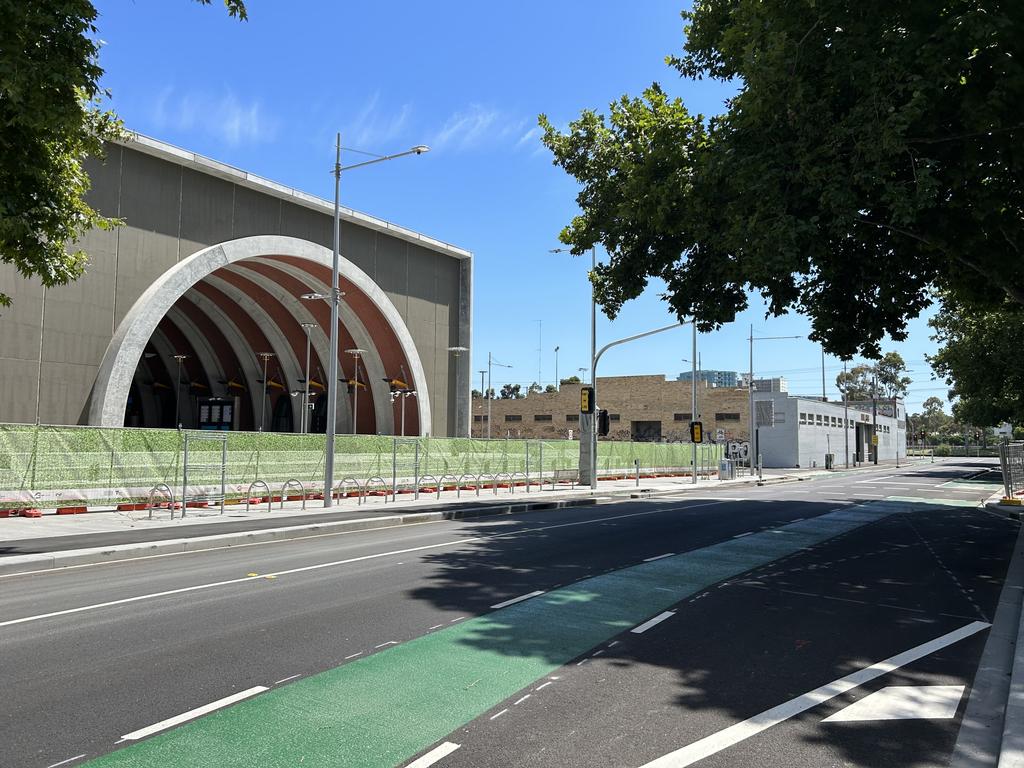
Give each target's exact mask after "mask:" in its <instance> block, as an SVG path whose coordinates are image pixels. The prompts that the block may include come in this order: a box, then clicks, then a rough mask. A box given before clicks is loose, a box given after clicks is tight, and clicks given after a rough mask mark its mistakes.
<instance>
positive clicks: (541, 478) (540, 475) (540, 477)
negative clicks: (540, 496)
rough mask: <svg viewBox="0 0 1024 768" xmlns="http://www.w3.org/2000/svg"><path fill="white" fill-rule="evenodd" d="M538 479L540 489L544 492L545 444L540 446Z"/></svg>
mask: <svg viewBox="0 0 1024 768" xmlns="http://www.w3.org/2000/svg"><path fill="white" fill-rule="evenodd" d="M537 479H538V481H539V482H538V485H539V486H540V489H541V490H542V491H543V490H544V443H543V442H541V444H540V467H539V468H538V470H537Z"/></svg>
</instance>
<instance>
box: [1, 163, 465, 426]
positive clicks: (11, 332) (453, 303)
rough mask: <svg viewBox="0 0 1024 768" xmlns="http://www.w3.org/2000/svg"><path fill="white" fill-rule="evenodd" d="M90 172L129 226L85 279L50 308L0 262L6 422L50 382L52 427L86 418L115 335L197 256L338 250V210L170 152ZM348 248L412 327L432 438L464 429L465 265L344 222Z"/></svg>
mask: <svg viewBox="0 0 1024 768" xmlns="http://www.w3.org/2000/svg"><path fill="white" fill-rule="evenodd" d="M87 168H88V171H89V174H90V176H91V178H92V181H93V186H92V190H91V191H90V193H89V196H88V200H89V202H90V204H92V205H93V206H94V207H95V208H97V210H99V211H100V212H101V213H103V214H104V215H107V216H116V217H120V218H122V219H124V220H125V222H126V223H125V226H122V227H119V228H117V229H115V230H113V231H110V232H101V231H94V232H90V233H89V234H88V235H86V236H85V237H84V238H83V240H82V242H81V243H80V247H82V248H83V249H84V250H85V251H87V252H88V253H89V255H90V263H89V268H88V271H87V273H86V275H85V276H84V277H83V278H82V279H81V280H79V281H77V282H76V283H74V284H72V285H70V286H66V287H62V288H58V289H51V290H49V291H46V297H45V307H44V301H43V291H42V288H41V286H40V285H39V283H38V281H36V282H33V281H28V280H24V279H23V278H21V277H20V276H19V275H18V274H17V273H16V271H15V270H13V269H11V268H10V267H8V266H6V265H0V291H2V292H4V293H7V294H9V295H10V296H12V297H13V299H14V305H13V307H11V308H9V309H6V310H3V311H2V313H0V363H2V364H0V422H9V421H14V422H32V421H34V420H35V414H36V388H37V384H41V385H40V386H39V418H40V420H41V421H42V422H43V423H52V424H76V423H84V419H85V416H86V413H87V411H88V399H89V394H90V390H91V388H92V385H93V382H94V381H95V378H96V372H97V369H98V366H99V363H100V360H101V358H102V357H103V353H104V351H105V350H106V347H107V344H108V342H109V341H110V339H111V336H112V334H113V332H114V329H115V328H116V327H117V325H118V323H120V321H121V320H122V319H123V317H124V316H125V313H127V311H128V310H129V309H130V308H131V306H132V305H133V304H134V302H135V301H136V299H137V298H138V296H139V295H140V294H141V293H142V291H143V290H145V289H146V287H147V286H149V285H150V284H151V283H152V282H153V280H155V279H156V278H157V277H158V276H159V275H160V274H162V273H163V272H164V271H166V270H167V269H168V268H169V267H171V266H172V265H174V264H176V263H177V262H179V261H181V260H182V259H184V258H186V257H188V256H190V255H191V254H193V253H195V252H196V251H198V250H199V249H201V248H204V247H207V246H210V245H214V244H216V243H219V242H224V241H227V240H233V239H236V238H240V237H247V236H251V235H264V234H281V235H288V236H291V237H298V238H303V239H306V240H309V241H311V242H314V243H317V244H320V245H323V246H325V247H327V248H331V247H332V245H333V235H332V221H331V216H330V214H329V212H325V211H322V210H319V209H314V208H312V207H308V206H306V205H303V204H301V203H300V202H292V201H291V200H289V199H284V196H281V195H275V194H273V193H272V192H268V191H261V190H259V189H253V188H251V185H246V184H245V183H238V182H235V181H233V180H232V179H231V178H222V177H221V176H219V175H217V174H215V173H212V172H211V173H206V172H203V171H202V170H197V169H196V168H194V167H189V164H188V163H180V162H176V160H175V159H173V158H170V157H167V156H154V154H153V153H152V152H147V151H140V150H139V149H135V148H132V147H130V146H119V145H112V146H110V147H109V148H108V155H107V158H106V160H105V162H99V161H95V160H93V161H90V162H89V163H88V165H87ZM236 173H238V172H236ZM412 234H414V233H412ZM341 243H342V245H341V250H342V253H343V254H344V255H345V256H346V257H347V258H348V259H350V260H351V261H353V262H354V263H355V264H356V265H357V266H359V267H360V268H361V269H363V270H364V271H365V272H366V273H367V274H368V275H369V276H370V277H371V278H372V279H373V280H375V281H376V282H377V283H378V284H379V285H380V286H381V288H382V289H383V290H384V291H385V292H386V293H387V295H388V297H389V298H390V299H391V300H392V301H393V302H394V304H395V306H396V307H397V309H398V312H399V314H400V315H401V317H402V319H403V320H404V322H405V323H406V325H407V326H408V328H409V331H410V333H411V335H412V338H413V340H414V342H415V345H416V348H417V351H418V352H419V355H420V357H421V360H422V362H423V367H424V370H425V373H426V379H427V385H428V387H429V388H430V397H431V400H430V405H431V410H432V414H433V425H434V426H433V431H434V434H436V435H454V434H457V433H458V432H459V430H460V429H461V430H462V431H463V432H465V431H466V430H467V429H468V427H465V426H464V425H463V424H460V422H459V419H458V417H457V412H458V410H459V409H458V404H459V402H460V397H461V396H460V395H459V392H458V386H464V387H465V389H466V393H465V397H462V398H461V399H462V401H464V402H465V403H468V390H469V380H468V377H464V381H460V377H458V376H457V375H456V371H457V367H458V366H457V365H456V363H455V361H454V360H453V359H452V356H451V355H450V353H449V352H448V347H449V346H457V345H462V346H467V347H468V346H469V328H468V323H469V314H468V307H469V306H470V304H469V302H470V295H469V291H470V285H469V281H468V277H467V275H468V271H467V270H465V269H464V268H463V266H462V261H463V260H462V259H460V258H456V257H455V256H453V255H451V254H450V253H445V252H441V251H438V250H433V249H432V248H430V247H427V246H425V245H421V244H419V243H417V242H410V241H409V239H403V238H402V237H401V236H397V235H390V234H388V233H387V232H384V231H380V230H379V228H378V229H375V228H373V227H370V226H362V225H361V224H358V223H355V222H350V221H343V222H342V228H341ZM44 313H45V319H44ZM468 359H469V357H468V355H465V356H464V358H463V360H464V361H465V362H464V364H465V365H468ZM40 369H41V370H42V377H41V379H40V377H39V371H40ZM463 418H464V419H465V421H466V423H467V424H468V416H467V417H463Z"/></svg>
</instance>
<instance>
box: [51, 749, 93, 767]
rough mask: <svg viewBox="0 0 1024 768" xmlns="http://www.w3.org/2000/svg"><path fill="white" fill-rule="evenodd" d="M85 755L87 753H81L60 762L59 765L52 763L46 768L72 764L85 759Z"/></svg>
mask: <svg viewBox="0 0 1024 768" xmlns="http://www.w3.org/2000/svg"><path fill="white" fill-rule="evenodd" d="M86 754H87V753H85V752H83V753H82V754H80V755H75V756H74V757H69V758H68V759H67V760H61V761H60V762H59V763H54V764H53V765H49V766H47V768H57V766H58V765H67V764H68V763H73V762H75V760H81V759H82V758H83V757H85V755H86Z"/></svg>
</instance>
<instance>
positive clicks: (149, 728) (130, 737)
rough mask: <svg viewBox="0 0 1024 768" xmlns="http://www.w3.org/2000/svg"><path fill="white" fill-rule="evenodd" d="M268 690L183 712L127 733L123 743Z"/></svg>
mask: <svg viewBox="0 0 1024 768" xmlns="http://www.w3.org/2000/svg"><path fill="white" fill-rule="evenodd" d="M266 690H269V689H268V688H267V687H266V686H263V685H257V686H254V687H252V688H249V689H248V690H245V691H239V692H238V693H233V694H231V695H230V696H225V697H224V698H223V699H217V701H213V702H210V703H209V704H205V705H203V706H201V707H197V708H196V709H190V710H189V711H188V712H183V713H181V714H180V715H175V716H174V717H169V718H167V719H166V720H161V721H160V722H159V723H154V724H153V725H149V726H146V727H145V728H140V729H139V730H137V731H132V732H131V733H126V734H125V735H124V736H122V737H121V741H136V740H137V739H143V738H145V737H146V736H152V735H153V734H154V733H159V732H160V731H166V730H167V729H168V728H173V727H174V726H176V725H181V724H182V723H187V722H188V721H189V720H194V719H196V718H197V717H200V716H202V715H207V714H209V713H210V712H213V711H215V710H218V709H221V708H223V707H227V706H230V705H231V704H234V703H236V702H239V701H242V700H243V699H248V698H251V697H252V696H255V695H256V694H257V693H263V692H264V691H266Z"/></svg>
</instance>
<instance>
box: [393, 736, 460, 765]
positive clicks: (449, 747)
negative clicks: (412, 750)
mask: <svg viewBox="0 0 1024 768" xmlns="http://www.w3.org/2000/svg"><path fill="white" fill-rule="evenodd" d="M460 746H461V745H460V744H453V743H452V742H450V741H446V742H445V743H444V744H441V745H439V746H436V747H434V748H433V749H432V750H430V751H429V752H427V754H425V755H423V757H421V758H418V759H417V760H414V761H412V762H411V763H409V764H408V765H407V766H406V767H405V768H427V767H428V766H431V765H433V764H434V763H436V762H437V761H438V760H440V759H441V758H442V757H445V756H447V755H450V754H451V753H452V752H454V751H455V750H456V749H458V748H459V747H460Z"/></svg>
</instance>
